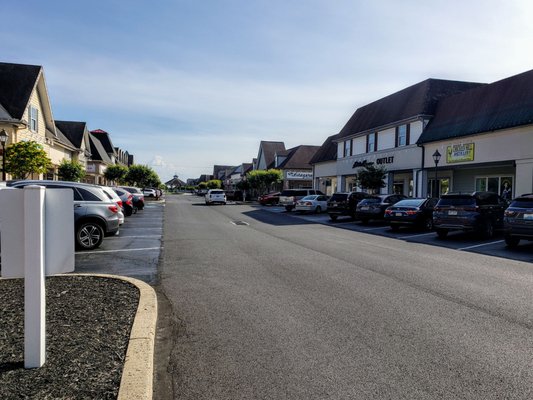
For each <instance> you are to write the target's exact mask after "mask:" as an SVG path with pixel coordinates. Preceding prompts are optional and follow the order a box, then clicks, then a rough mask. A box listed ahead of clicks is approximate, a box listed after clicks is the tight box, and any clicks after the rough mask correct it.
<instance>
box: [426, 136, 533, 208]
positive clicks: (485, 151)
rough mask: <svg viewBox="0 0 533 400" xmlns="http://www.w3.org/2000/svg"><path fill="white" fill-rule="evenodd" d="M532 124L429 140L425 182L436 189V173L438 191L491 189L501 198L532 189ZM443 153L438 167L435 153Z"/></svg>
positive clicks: (427, 187) (427, 191) (430, 189)
mask: <svg viewBox="0 0 533 400" xmlns="http://www.w3.org/2000/svg"><path fill="white" fill-rule="evenodd" d="M531 133H532V132H531V127H529V129H528V128H527V127H521V128H515V129H507V130H501V131H498V132H491V133H486V134H480V135H475V136H468V137H462V138H455V139H450V140H448V141H440V142H434V143H427V144H426V145H425V157H424V165H425V166H426V169H425V171H424V175H425V177H424V182H425V190H426V193H428V194H432V192H433V191H434V187H435V186H434V185H435V184H434V182H435V172H436V176H437V182H438V185H439V186H438V187H439V193H440V194H442V193H446V192H448V191H449V192H473V191H492V192H496V193H498V194H500V195H501V196H502V197H504V198H507V199H511V198H513V197H514V196H517V195H520V194H523V193H531V192H532V191H533V136H532V135H531ZM435 151H438V152H439V153H440V154H441V155H442V156H441V158H440V160H439V162H438V164H437V165H436V167H435V162H434V160H433V157H432V156H433V154H435Z"/></svg>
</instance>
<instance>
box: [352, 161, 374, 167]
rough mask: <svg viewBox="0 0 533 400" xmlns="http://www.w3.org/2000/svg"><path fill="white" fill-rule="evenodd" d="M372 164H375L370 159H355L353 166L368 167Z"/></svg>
mask: <svg viewBox="0 0 533 400" xmlns="http://www.w3.org/2000/svg"><path fill="white" fill-rule="evenodd" d="M370 165H374V163H373V162H372V161H368V160H362V161H355V162H354V163H353V165H352V168H359V167H368V166H370Z"/></svg>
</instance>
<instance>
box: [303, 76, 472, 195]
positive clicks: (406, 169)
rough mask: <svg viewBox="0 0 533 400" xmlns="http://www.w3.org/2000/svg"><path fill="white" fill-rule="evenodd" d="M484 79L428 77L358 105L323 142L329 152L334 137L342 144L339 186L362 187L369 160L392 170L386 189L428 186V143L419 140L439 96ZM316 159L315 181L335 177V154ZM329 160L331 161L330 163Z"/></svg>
mask: <svg viewBox="0 0 533 400" xmlns="http://www.w3.org/2000/svg"><path fill="white" fill-rule="evenodd" d="M480 85H482V84H480V83H473V82H460V81H449V80H440V79H427V80H425V81H423V82H420V83H417V84H415V85H413V86H410V87H408V88H406V89H403V90H401V91H399V92H396V93H393V94H391V95H389V96H386V97H384V98H382V99H380V100H377V101H375V102H372V103H370V104H368V105H365V106H363V107H360V108H358V109H357V110H356V111H355V113H354V114H353V115H352V117H351V118H350V119H349V120H348V122H347V123H346V125H345V126H344V127H343V128H342V130H341V131H340V132H339V134H338V135H336V136H334V137H332V138H331V140H330V141H326V142H325V143H324V145H323V147H324V146H325V147H328V148H327V149H326V148H321V150H320V151H319V153H321V154H323V157H325V158H328V157H331V155H332V154H333V153H332V150H331V143H335V144H336V145H337V161H336V176H337V179H336V181H335V183H336V191H351V190H356V189H360V188H357V182H356V174H357V172H358V171H359V170H360V169H361V168H362V167H364V166H365V165H368V164H374V165H377V166H383V167H385V168H386V170H387V171H388V173H387V182H386V186H385V188H383V189H382V191H383V192H384V193H401V194H405V195H407V196H415V195H420V194H421V193H422V191H423V187H424V184H423V181H422V179H423V174H422V173H421V171H422V170H423V164H422V158H423V155H422V151H423V149H422V148H421V147H419V146H418V145H417V141H418V139H419V138H420V135H421V134H422V132H423V130H424V128H425V127H426V125H427V124H428V122H429V121H431V119H432V118H433V116H434V115H435V109H436V106H437V104H438V102H439V100H441V99H443V98H445V97H448V96H451V95H454V94H457V93H461V92H464V91H467V90H469V89H473V88H475V87H478V86H480ZM317 161H319V160H317V159H315V160H313V162H314V165H315V182H314V183H315V185H316V184H317V181H318V184H320V180H321V179H322V180H323V181H327V180H328V179H331V181H332V182H333V178H332V176H333V175H332V174H333V170H332V168H333V167H332V163H330V162H331V161H332V160H327V159H326V160H324V161H323V162H317ZM325 162H328V163H329V164H327V166H328V167H327V168H326V164H323V163H325ZM317 166H318V167H317ZM326 186H327V185H326ZM332 188H333V186H332Z"/></svg>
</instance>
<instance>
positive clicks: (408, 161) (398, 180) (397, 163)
mask: <svg viewBox="0 0 533 400" xmlns="http://www.w3.org/2000/svg"><path fill="white" fill-rule="evenodd" d="M367 165H375V166H377V167H384V168H385V169H386V170H387V177H386V185H385V187H384V188H382V189H381V193H400V194H404V195H406V196H411V197H413V196H415V195H416V193H417V189H418V186H421V182H418V181H417V179H420V178H421V175H420V174H419V171H420V170H421V166H422V149H421V148H420V147H417V146H404V147H401V148H400V147H398V148H392V149H388V150H383V151H377V152H373V153H365V154H358V155H356V156H351V157H345V158H341V159H338V160H337V174H338V176H337V183H338V184H339V190H341V191H354V190H361V188H359V187H357V180H356V175H357V173H358V172H359V171H360V170H361V169H362V168H364V167H365V166H367ZM417 183H418V185H417ZM418 191H420V190H418Z"/></svg>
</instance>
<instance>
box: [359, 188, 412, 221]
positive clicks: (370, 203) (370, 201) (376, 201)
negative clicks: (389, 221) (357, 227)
mask: <svg viewBox="0 0 533 400" xmlns="http://www.w3.org/2000/svg"><path fill="white" fill-rule="evenodd" d="M406 198H407V196H404V195H403V194H377V195H372V196H370V197H367V198H366V199H363V200H361V201H360V202H359V204H357V207H356V208H355V216H356V218H359V219H360V220H361V222H362V223H363V224H366V223H368V221H370V220H371V219H383V218H385V210H386V209H387V207H390V206H392V205H393V204H395V203H397V202H399V201H400V200H403V199H406Z"/></svg>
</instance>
